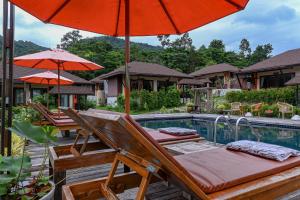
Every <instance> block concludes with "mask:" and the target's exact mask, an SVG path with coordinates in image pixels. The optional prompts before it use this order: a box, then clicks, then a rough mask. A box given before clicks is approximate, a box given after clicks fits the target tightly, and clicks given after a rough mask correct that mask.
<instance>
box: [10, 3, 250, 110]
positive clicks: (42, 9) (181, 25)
mask: <svg viewBox="0 0 300 200" xmlns="http://www.w3.org/2000/svg"><path fill="white" fill-rule="evenodd" d="M10 1H11V2H12V3H14V4H15V5H17V6H18V7H20V8H22V9H24V10H25V11H27V12H28V13H30V14H32V15H33V16H35V17H37V18H38V19H40V20H41V21H43V22H45V23H52V24H59V25H63V26H67V27H72V28H77V29H81V30H86V31H91V32H96V33H102V34H106V35H111V36H125V40H126V45H125V48H126V49H125V50H126V60H125V73H126V83H125V108H126V109H125V110H126V112H127V113H129V105H130V104H129V96H130V95H129V93H130V92H129V73H128V62H129V60H130V59H129V58H130V56H129V36H148V35H165V34H181V33H185V32H187V31H190V30H192V29H195V28H197V27H200V26H203V25H205V24H208V23H210V22H213V21H215V20H218V19H220V18H222V17H225V16H227V15H230V14H233V13H235V12H238V11H240V10H242V9H244V8H245V6H246V5H247V3H248V1H249V0H110V1H108V0H101V1H100V0H89V1H79V0H55V1H53V0H42V1H36V0H26V1H24V0H10Z"/></svg>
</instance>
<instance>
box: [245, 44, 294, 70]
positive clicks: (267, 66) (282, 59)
mask: <svg viewBox="0 0 300 200" xmlns="http://www.w3.org/2000/svg"><path fill="white" fill-rule="evenodd" d="M295 65H300V49H293V50H289V51H286V52H284V53H282V54H279V55H277V56H274V57H272V58H269V59H267V60H264V61H261V62H259V63H256V64H254V65H251V66H249V67H247V68H244V69H243V70H242V71H241V72H242V73H250V72H260V71H271V70H278V69H283V68H287V67H292V66H295Z"/></svg>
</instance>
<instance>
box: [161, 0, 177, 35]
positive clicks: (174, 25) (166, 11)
mask: <svg viewBox="0 0 300 200" xmlns="http://www.w3.org/2000/svg"><path fill="white" fill-rule="evenodd" d="M158 1H159V3H160V5H161V7H162V8H163V10H164V12H165V14H166V15H167V17H168V19H169V21H170V22H171V24H172V26H173V27H174V29H175V31H176V33H177V34H180V31H179V29H178V28H177V26H176V24H175V22H174V21H173V19H172V17H171V15H170V13H169V11H168V9H167V8H166V5H165V4H164V2H163V0H158Z"/></svg>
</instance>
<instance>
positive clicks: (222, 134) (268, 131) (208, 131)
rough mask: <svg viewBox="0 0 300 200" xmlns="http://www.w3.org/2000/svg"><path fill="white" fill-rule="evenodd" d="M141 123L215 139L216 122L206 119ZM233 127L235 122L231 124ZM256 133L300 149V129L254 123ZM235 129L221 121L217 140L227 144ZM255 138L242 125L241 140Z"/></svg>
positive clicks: (267, 139) (149, 126) (272, 141)
mask: <svg viewBox="0 0 300 200" xmlns="http://www.w3.org/2000/svg"><path fill="white" fill-rule="evenodd" d="M139 123H140V124H141V125H142V126H144V127H147V128H153V129H158V128H166V127H182V128H190V129H195V130H197V132H198V133H199V134H200V135H201V136H202V137H204V138H206V139H207V140H209V141H213V138H214V135H213V132H214V122H213V121H211V120H204V119H167V120H166V119H161V120H142V121H139ZM231 126H232V127H233V128H234V127H235V125H234V124H232V125H231ZM253 130H254V132H255V133H259V134H260V135H261V138H260V141H262V142H266V143H270V144H277V145H281V146H285V147H289V148H293V149H297V150H300V129H292V128H282V127H278V126H275V125H274V127H273V126H261V125H259V126H258V125H257V126H255V125H253ZM234 139H235V131H232V130H230V128H228V126H227V125H224V124H223V123H219V124H218V125H217V142H218V143H222V144H227V143H229V142H232V141H234ZM243 139H247V140H253V141H256V140H257V137H256V136H255V135H254V134H252V131H251V129H250V128H249V127H247V126H245V125H241V126H240V129H239V140H243Z"/></svg>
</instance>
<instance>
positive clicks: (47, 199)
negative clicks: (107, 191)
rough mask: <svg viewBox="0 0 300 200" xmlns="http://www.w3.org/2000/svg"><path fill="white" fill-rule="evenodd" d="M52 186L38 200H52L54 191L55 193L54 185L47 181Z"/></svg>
mask: <svg viewBox="0 0 300 200" xmlns="http://www.w3.org/2000/svg"><path fill="white" fill-rule="evenodd" d="M49 183H50V184H51V186H52V189H51V190H50V192H49V193H48V194H46V195H45V196H43V197H42V198H40V200H53V199H54V191H55V184H54V183H53V182H52V181H49Z"/></svg>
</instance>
